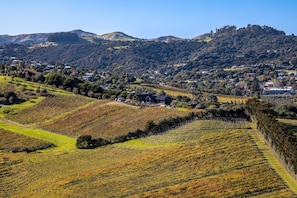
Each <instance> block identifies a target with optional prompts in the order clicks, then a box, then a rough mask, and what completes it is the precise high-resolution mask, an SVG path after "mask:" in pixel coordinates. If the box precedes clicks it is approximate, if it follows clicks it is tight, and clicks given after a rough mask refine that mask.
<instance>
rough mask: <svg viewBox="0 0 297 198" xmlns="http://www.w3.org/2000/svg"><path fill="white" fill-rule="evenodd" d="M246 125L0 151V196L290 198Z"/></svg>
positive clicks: (208, 125) (196, 126) (198, 125)
mask: <svg viewBox="0 0 297 198" xmlns="http://www.w3.org/2000/svg"><path fill="white" fill-rule="evenodd" d="M246 125H247V124H244V123H241V124H239V125H238V124H236V123H231V122H227V123H226V122H223V121H210V120H209V121H195V122H192V123H190V124H188V125H185V126H183V127H180V128H177V129H175V130H171V131H169V132H167V133H165V134H162V135H158V136H151V137H147V138H143V139H139V140H133V141H131V142H130V141H129V142H125V143H120V144H115V145H109V146H105V147H101V148H98V149H94V150H71V151H68V152H64V153H61V152H55V150H53V151H52V152H45V153H34V154H26V155H24V154H18V155H13V156H11V155H9V154H6V153H0V181H1V183H0V185H1V191H0V197H73V196H75V197H246V196H259V197H271V196H274V197H294V194H293V193H292V191H290V190H289V189H288V187H287V186H286V185H285V184H284V183H283V181H282V180H281V179H280V178H279V176H278V175H277V174H276V173H275V171H274V170H273V169H272V168H271V167H270V165H269V164H268V163H267V159H265V158H263V155H262V153H261V152H259V149H258V147H257V146H256V144H255V142H254V139H253V138H250V135H249V133H250V130H249V129H245V127H246ZM232 127H233V129H232ZM240 127H243V128H241V129H240ZM163 145H164V146H163Z"/></svg>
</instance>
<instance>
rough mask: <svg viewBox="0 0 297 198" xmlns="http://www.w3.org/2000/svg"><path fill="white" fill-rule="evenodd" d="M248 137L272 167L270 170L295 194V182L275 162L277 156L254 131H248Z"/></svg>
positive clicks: (296, 189) (296, 182)
mask: <svg viewBox="0 0 297 198" xmlns="http://www.w3.org/2000/svg"><path fill="white" fill-rule="evenodd" d="M250 135H251V137H252V138H253V140H254V141H255V143H256V144H257V146H258V148H259V149H260V151H261V152H262V153H263V155H264V157H265V158H266V160H267V161H268V162H269V164H270V165H271V166H272V168H273V169H274V170H275V171H276V172H277V174H278V175H279V176H280V177H281V178H282V179H283V180H284V182H285V183H286V184H287V185H288V186H289V188H290V189H291V190H292V191H293V192H294V193H295V194H297V181H296V180H295V179H294V178H293V177H292V176H291V175H290V174H289V173H288V172H287V171H286V169H285V168H284V166H283V165H282V164H281V163H280V161H279V160H277V156H276V155H275V154H274V152H273V151H272V150H271V149H269V148H268V146H267V144H266V143H265V141H264V139H263V137H262V136H261V135H260V133H259V132H258V131H256V130H254V131H250Z"/></svg>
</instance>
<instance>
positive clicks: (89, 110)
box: [39, 104, 189, 138]
mask: <svg viewBox="0 0 297 198" xmlns="http://www.w3.org/2000/svg"><path fill="white" fill-rule="evenodd" d="M188 113H189V111H179V110H176V109H167V108H144V109H140V108H135V107H129V106H123V105H121V106H119V105H98V104H93V105H90V106H87V107H86V108H82V109H79V110H77V111H74V112H72V113H71V114H69V115H67V116H65V117H62V118H59V119H55V120H52V121H49V122H45V123H40V124H39V126H40V127H42V128H43V129H46V130H49V131H55V132H58V133H61V134H64V135H68V136H74V137H78V136H79V135H92V136H93V137H102V138H112V137H116V136H119V135H123V134H127V133H128V132H132V131H135V130H136V129H141V130H142V129H144V128H145V124H146V123H147V121H149V120H153V121H154V122H155V123H158V122H159V121H160V120H162V119H166V118H169V117H177V116H184V115H187V114H188Z"/></svg>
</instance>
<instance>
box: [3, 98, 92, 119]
mask: <svg viewBox="0 0 297 198" xmlns="http://www.w3.org/2000/svg"><path fill="white" fill-rule="evenodd" d="M92 101H94V100H92V99H90V98H87V97H83V96H79V95H64V94H56V95H54V96H52V97H47V98H45V99H43V100H39V101H38V102H37V103H36V104H35V105H34V106H30V107H29V108H23V109H22V111H18V112H16V113H13V114H10V115H8V116H7V117H8V118H9V119H12V120H15V121H18V122H21V123H34V122H40V121H45V120H47V119H50V118H52V117H54V116H58V115H61V114H63V113H66V112H69V111H72V110H74V109H76V108H78V107H80V106H83V105H85V104H87V103H89V102H92ZM15 106H17V105H13V106H12V108H14V107H15Z"/></svg>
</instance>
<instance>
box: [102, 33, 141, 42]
mask: <svg viewBox="0 0 297 198" xmlns="http://www.w3.org/2000/svg"><path fill="white" fill-rule="evenodd" d="M97 37H98V38H101V39H104V40H110V41H136V40H138V39H137V38H134V37H132V36H129V35H127V34H125V33H123V32H111V33H106V34H102V35H98V36H97Z"/></svg>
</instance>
